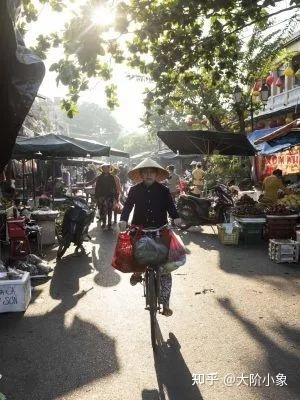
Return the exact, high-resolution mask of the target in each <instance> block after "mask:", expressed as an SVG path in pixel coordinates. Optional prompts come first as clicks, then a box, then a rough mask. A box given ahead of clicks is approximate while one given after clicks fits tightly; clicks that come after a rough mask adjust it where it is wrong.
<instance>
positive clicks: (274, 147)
mask: <svg viewBox="0 0 300 400" xmlns="http://www.w3.org/2000/svg"><path fill="white" fill-rule="evenodd" d="M279 128H280V127H278V126H277V127H276V128H268V129H260V130H258V131H253V132H252V133H250V134H249V135H248V136H247V137H248V140H249V142H250V143H251V144H252V145H253V147H254V148H255V150H256V151H257V155H261V156H263V155H271V154H274V153H279V152H281V151H284V150H287V149H289V148H290V147H293V146H297V145H300V131H295V132H293V131H291V132H290V133H289V134H287V135H285V136H283V137H281V138H278V139H276V140H272V141H270V142H263V143H260V144H258V145H255V144H254V142H255V141H256V140H258V139H260V138H262V137H263V136H266V135H269V134H270V133H272V132H275V131H276V130H278V129H279Z"/></svg>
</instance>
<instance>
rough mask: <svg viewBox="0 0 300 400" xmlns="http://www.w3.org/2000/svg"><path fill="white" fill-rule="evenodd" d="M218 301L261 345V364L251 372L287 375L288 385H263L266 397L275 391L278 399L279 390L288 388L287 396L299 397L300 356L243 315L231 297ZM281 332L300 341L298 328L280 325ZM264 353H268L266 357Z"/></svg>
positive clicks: (262, 388) (288, 337)
mask: <svg viewBox="0 0 300 400" xmlns="http://www.w3.org/2000/svg"><path fill="white" fill-rule="evenodd" d="M218 301H219V304H220V305H221V307H223V308H224V309H225V310H226V311H227V312H228V313H229V314H230V315H231V316H232V317H233V318H235V319H236V320H237V321H238V322H239V323H240V324H242V325H243V326H244V328H245V329H246V330H247V332H248V333H249V335H250V336H251V337H252V338H253V339H255V340H256V341H257V342H258V343H259V344H260V346H261V350H262V351H261V354H262V358H261V360H260V361H259V365H257V370H256V371H251V372H255V373H256V372H257V373H260V375H267V373H270V375H271V376H273V377H276V376H277V374H279V373H281V374H283V375H285V376H286V377H287V379H286V382H287V386H284V387H279V386H275V385H273V386H270V387H264V386H263V385H262V386H261V387H260V389H261V390H265V391H266V397H267V398H269V397H268V396H271V395H272V391H273V398H274V399H276V398H277V392H278V390H286V391H288V393H289V396H288V395H287V397H286V398H290V399H292V398H293V399H296V398H298V396H299V393H300V380H299V371H300V370H299V366H300V356H299V355H296V354H295V353H293V352H291V351H288V350H286V349H283V348H282V347H280V346H279V344H278V343H276V342H275V341H274V340H273V339H272V338H270V337H269V336H268V335H267V334H266V333H265V332H263V331H262V329H261V328H260V327H259V326H256V325H255V324H254V323H253V322H251V321H249V320H248V319H247V318H245V317H243V316H242V315H241V314H240V313H239V312H238V311H237V310H236V308H235V307H234V306H233V304H232V302H231V301H230V300H229V299H227V298H222V299H218ZM279 332H281V333H282V334H283V336H285V337H286V338H287V339H288V340H289V341H292V343H294V344H295V343H297V342H298V343H299V337H298V336H297V335H299V330H298V329H291V328H287V327H283V326H282V325H281V326H279ZM264 355H266V358H265V359H264ZM262 368H264V371H259V370H261V369H262ZM267 395H268V396H267Z"/></svg>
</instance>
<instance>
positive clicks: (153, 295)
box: [148, 269, 157, 349]
mask: <svg viewBox="0 0 300 400" xmlns="http://www.w3.org/2000/svg"><path fill="white" fill-rule="evenodd" d="M148 288H149V293H148V295H149V297H148V301H149V311H150V326H151V343H152V347H153V349H155V348H156V313H157V292H156V284H155V272H154V270H153V269H150V270H149V271H148Z"/></svg>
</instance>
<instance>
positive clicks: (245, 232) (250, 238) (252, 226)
mask: <svg viewBox="0 0 300 400" xmlns="http://www.w3.org/2000/svg"><path fill="white" fill-rule="evenodd" d="M239 225H240V227H241V238H242V239H243V240H244V242H245V244H255V243H259V242H261V241H262V238H263V228H264V225H265V222H240V221H239Z"/></svg>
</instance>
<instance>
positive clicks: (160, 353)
mask: <svg viewBox="0 0 300 400" xmlns="http://www.w3.org/2000/svg"><path fill="white" fill-rule="evenodd" d="M157 331H158V348H157V350H156V351H155V352H154V361H155V370H156V375H157V382H158V392H157V391H156V392H155V391H153V390H152V391H143V395H144V397H142V399H145V400H146V399H147V400H183V399H184V400H203V397H202V396H201V393H200V391H199V388H198V386H195V385H193V378H192V374H191V372H190V370H189V368H188V366H187V365H186V362H185V361H184V358H183V357H182V354H181V352H180V344H179V342H178V340H177V338H176V336H175V335H174V334H173V333H169V339H168V340H167V341H165V342H164V340H163V337H162V334H161V332H160V329H159V326H157ZM147 392H149V393H147ZM146 396H148V397H146ZM150 396H152V397H150Z"/></svg>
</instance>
